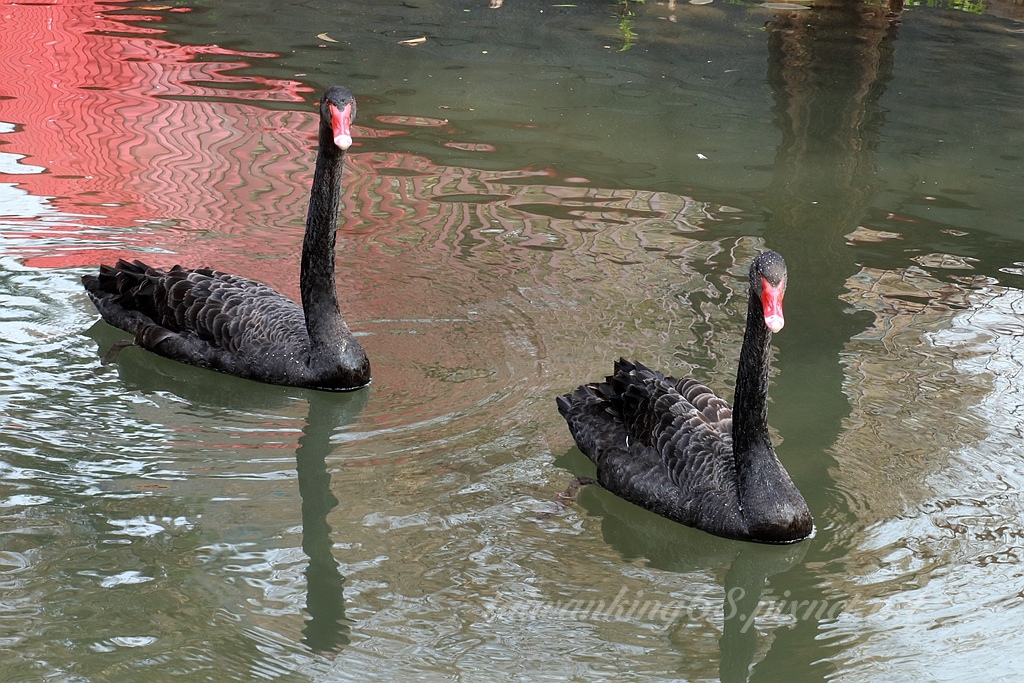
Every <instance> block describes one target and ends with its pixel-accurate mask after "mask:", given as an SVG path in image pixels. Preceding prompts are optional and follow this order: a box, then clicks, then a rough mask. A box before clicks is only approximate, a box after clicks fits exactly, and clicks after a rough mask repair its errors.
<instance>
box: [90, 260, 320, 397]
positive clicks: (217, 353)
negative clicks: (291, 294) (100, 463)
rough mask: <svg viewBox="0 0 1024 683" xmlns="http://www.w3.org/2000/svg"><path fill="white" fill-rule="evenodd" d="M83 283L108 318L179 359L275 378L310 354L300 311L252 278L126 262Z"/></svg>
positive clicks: (155, 349) (149, 345) (146, 343)
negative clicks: (254, 369)
mask: <svg viewBox="0 0 1024 683" xmlns="http://www.w3.org/2000/svg"><path fill="white" fill-rule="evenodd" d="M82 283H83V284H84V285H85V288H86V290H87V291H88V293H89V296H90V297H91V298H92V300H93V302H94V303H95V304H96V308H97V309H98V310H99V312H100V314H101V315H102V316H103V319H104V320H106V321H107V322H108V323H110V324H111V325H114V326H115V327H119V328H121V329H123V330H125V331H126V332H128V333H130V334H133V335H134V336H135V341H136V343H137V344H139V346H142V347H143V348H146V349H149V350H151V351H153V352H155V353H159V354H160V355H163V356H166V357H168V358H173V359H174V360H179V361H184V362H187V363H191V364H193V365H199V366H202V367H211V368H214V369H218V370H222V371H224V372H230V373H232V374H236V375H241V376H249V375H251V374H252V373H251V372H249V371H248V370H247V368H249V367H256V366H258V367H259V371H260V374H261V375H269V377H268V378H267V379H272V377H273V375H274V373H275V371H276V368H275V366H277V365H281V366H282V370H281V371H284V369H283V366H284V365H285V364H288V363H292V364H295V365H298V366H301V365H302V363H301V362H298V363H296V361H301V360H302V356H304V355H308V338H307V336H306V330H305V317H304V315H303V313H302V309H301V308H300V307H299V306H298V305H297V304H296V303H295V302H293V301H291V300H290V299H288V298H287V297H285V296H283V295H281V294H279V293H278V292H276V291H274V290H273V289H271V288H270V287H267V286H266V285H264V284H261V283H259V282H255V281H253V280H249V279H247V278H243V277H239V276H237V275H231V274H228V273H222V272H219V271H216V270H211V269H209V268H197V269H191V270H189V269H184V268H182V267H181V266H175V267H173V268H171V269H170V270H167V271H164V270H161V269H158V268H150V267H149V266H147V265H146V264H144V263H142V262H140V261H134V262H131V263H129V262H127V261H124V260H121V261H118V263H117V264H116V265H114V266H105V265H104V266H100V272H99V275H86V276H84V277H83V278H82ZM282 351H284V352H285V353H282ZM264 381H266V379H265V380H264Z"/></svg>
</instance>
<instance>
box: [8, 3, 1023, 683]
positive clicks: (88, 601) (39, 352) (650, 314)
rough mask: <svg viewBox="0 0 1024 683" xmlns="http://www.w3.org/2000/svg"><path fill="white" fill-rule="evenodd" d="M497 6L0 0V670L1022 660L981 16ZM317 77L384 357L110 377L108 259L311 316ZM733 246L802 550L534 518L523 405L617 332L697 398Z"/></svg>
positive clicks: (808, 677)
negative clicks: (349, 382)
mask: <svg viewBox="0 0 1024 683" xmlns="http://www.w3.org/2000/svg"><path fill="white" fill-rule="evenodd" d="M492 4H496V5H501V6H500V7H496V8H494V9H491V8H490V7H488V5H487V3H483V2H481V3H466V4H463V5H458V4H457V5H451V4H449V3H440V2H424V3H419V4H418V5H417V6H411V5H410V4H408V3H375V2H366V3H358V2H354V3H342V4H340V5H339V4H337V3H323V4H319V3H302V4H294V5H292V4H288V5H281V4H271V5H267V4H261V3H231V5H230V6H229V7H225V6H223V5H222V3H204V2H197V3H191V4H176V5H159V6H158V5H135V6H133V5H131V4H123V5H122V4H117V5H114V4H108V3H104V4H96V3H90V2H78V3H63V4H60V5H17V4H7V5H5V6H4V13H5V28H4V31H5V33H6V34H8V35H9V36H10V37H11V39H10V40H9V41H5V47H4V48H3V49H4V57H5V59H4V60H2V61H0V71H2V74H3V78H4V82H5V84H6V85H5V92H4V95H5V99H2V100H0V121H2V123H0V140H2V141H3V142H4V148H3V151H2V153H0V229H2V230H3V243H2V250H3V252H2V261H0V297H2V301H3V306H2V307H0V311H2V314H0V315H2V318H0V348H2V353H0V377H2V378H3V385H4V387H5V391H4V392H3V396H2V399H0V401H2V404H0V405H2V416H3V420H2V422H0V439H2V442H3V445H4V448H3V449H2V450H3V455H2V456H0V470H2V473H3V476H2V479H0V530H2V534H0V538H2V539H3V540H2V541H0V582H2V584H3V586H4V591H3V596H4V597H3V599H2V604H3V607H4V609H3V610H2V611H0V642H2V643H3V644H4V645H5V647H4V652H5V654H4V655H3V656H2V657H0V674H2V675H0V678H2V679H3V680H5V681H8V680H9V681H36V680H67V681H132V680H139V679H145V680H151V681H162V680H217V681H223V680H257V679H258V680H262V679H269V680H286V681H308V680H332V681H334V680H381V679H385V678H391V679H398V680H412V679H417V680H450V679H455V678H457V679H460V680H481V681H484V680H486V681H494V680H604V679H608V680H611V679H614V680H644V681H648V680H651V681H654V680H687V681H700V680H726V681H735V680H748V679H749V680H785V681H817V680H825V679H829V680H843V681H875V680H906V679H909V678H911V677H914V676H916V677H919V678H925V679H927V680H958V681H963V680H986V681H989V680H1015V679H1016V678H1017V677H1019V675H1020V673H1021V670H1022V669H1024V663H1022V661H1021V660H1020V658H1019V657H1015V656H1014V655H1013V653H1014V652H1016V651H1017V650H1019V649H1021V648H1020V645H1022V643H1021V642H1020V641H1021V636H1020V632H1021V629H1020V623H1021V620H1020V616H1019V614H1020V609H1021V602H1022V597H1021V587H1022V574H1021V571H1020V568H1019V562H1020V555H1021V541H1020V539H1021V537H1022V534H1024V531H1022V519H1024V509H1022V506H1021V503H1020V500H1019V498H1020V497H1019V495H1018V491H1019V490H1020V488H1021V485H1022V483H1024V482H1022V481H1021V475H1020V473H1019V472H1020V470H1021V468H1020V465H1019V462H1018V461H1019V458H1020V457H1021V455H1022V451H1021V448H1020V442H1021V436H1022V431H1024V423H1022V418H1021V405H1024V401H1022V397H1021V396H1020V393H1021V389H1020V387H1021V381H1020V379H1021V377H1022V376H1024V372H1022V363H1024V360H1022V358H1024V356H1022V350H1021V349H1020V340H1021V338H1022V337H1024V324H1022V322H1021V321H1022V320H1024V317H1022V313H1024V294H1022V291H1024V260H1022V258H1024V257H1022V256H1021V255H1022V254H1024V238H1022V236H1021V235H1022V234H1024V233H1022V230H1021V228H1022V225H1021V217H1020V213H1019V198H1018V195H1019V188H1020V187H1021V186H1022V185H1024V182H1022V181H1024V178H1022V175H1024V174H1022V166H1021V163H1020V156H1019V154H1018V148H1019V147H1020V143H1021V133H1020V131H1021V130H1024V120H1022V114H1021V112H1022V111H1024V106H1022V105H1024V79H1022V73H1021V67H1020V63H1021V62H1020V60H1019V59H1018V56H1019V51H1020V49H1021V45H1022V44H1021V40H1022V38H1021V36H1022V24H1020V23H1017V19H1018V17H1014V16H1013V14H1012V9H1013V7H1012V5H1008V4H1001V3H990V4H989V5H987V6H985V7H984V9H985V10H986V11H985V12H983V13H977V14H974V13H968V12H963V11H956V10H955V9H954V8H950V7H945V6H942V7H934V6H929V7H920V6H907V7H905V8H903V9H902V11H901V10H900V8H898V7H889V8H886V7H883V6H880V5H877V4H875V3H864V4H861V3H850V4H847V3H844V4H843V5H842V6H841V7H832V8H829V7H827V6H825V4H823V5H822V6H818V7H816V8H813V9H802V10H800V9H785V10H781V9H772V8H769V7H763V6H755V5H743V4H732V3H724V2H714V3H710V4H705V5H691V4H682V3H680V4H677V3H664V2H648V3H646V4H645V5H644V6H643V7H637V6H635V5H634V9H635V10H636V13H635V16H632V17H629V16H625V17H623V16H621V15H620V14H619V12H620V10H621V6H617V5H615V4H613V3H589V4H580V5H578V6H566V5H558V4H554V3H538V2H530V1H528V0H522V1H516V2H512V1H510V2H505V3H492ZM887 10H888V11H887ZM418 38H426V40H425V41H423V42H422V43H420V44H418V45H415V46H409V45H403V44H402V43H401V41H408V40H414V39H418ZM623 48H628V49H623ZM335 82H339V83H345V84H348V85H349V86H351V87H352V88H353V90H354V91H355V93H356V96H357V98H358V99H359V117H358V120H357V124H358V128H357V136H356V145H354V147H353V148H352V150H350V154H349V159H348V168H347V170H346V175H345V189H344V199H343V205H344V208H343V215H342V229H341V231H340V233H339V239H338V242H339V273H338V282H339V286H340V298H341V301H342V308H343V310H344V311H345V314H346V317H347V318H348V320H349V322H350V325H351V326H352V328H353V329H354V330H356V331H357V332H358V333H359V334H360V335H362V336H361V341H362V342H363V343H364V345H365V347H366V349H367V351H368V353H369V354H370V356H371V358H372V359H373V365H374V371H375V375H374V382H373V385H372V386H371V387H370V388H369V389H367V390H364V391H360V392H355V393H352V394H346V395H331V394H324V393H317V392H306V391H300V390H294V389H287V388H281V387H269V386H263V385H259V384H255V383H251V382H247V381H242V380H238V379H234V378H231V377H226V376H222V375H219V374H216V373H210V372H203V371H199V370H196V369H194V368H190V367H185V366H181V365H179V364H175V363H172V362H169V361H165V360H164V359H161V358H158V357H155V356H153V355H152V354H147V353H145V352H142V351H140V350H138V349H134V348H129V349H126V350H124V351H123V352H122V353H121V354H120V355H118V357H117V358H116V359H115V360H114V361H113V362H111V363H104V362H102V360H101V359H102V356H103V354H104V353H105V352H106V350H107V349H109V348H110V347H111V346H112V345H113V344H114V343H115V342H116V341H117V340H119V339H121V338H123V335H121V334H120V333H119V332H118V331H117V330H114V329H112V328H110V327H108V326H106V325H105V324H103V323H100V322H97V315H96V313H95V310H94V309H93V307H92V305H91V304H90V302H89V301H88V299H87V298H86V297H85V295H84V293H83V292H82V290H81V289H80V285H79V283H78V278H79V277H80V276H81V274H83V273H85V272H88V271H89V270H91V269H93V268H95V266H96V265H97V264H98V263H101V262H110V261H112V260H114V259H116V258H118V257H131V258H144V259H145V260H147V261H151V262H153V263H155V264H159V265H170V264H173V263H177V262H181V263H184V264H188V265H197V266H198V265H209V266H213V267H217V268H221V269H225V270H231V271H233V272H236V273H239V274H241V275H246V276H249V277H253V278H256V279H260V280H262V281H264V282H267V283H268V284H270V285H272V286H274V287H277V288H279V289H280V290H281V291H283V292H285V293H286V294H288V295H290V296H293V297H296V296H297V280H298V254H299V250H300V249H301V240H302V227H303V218H304V210H305V201H306V194H307V192H308V183H309V178H310V176H311V167H312V162H313V151H312V147H313V145H314V142H315V140H314V134H315V109H314V107H313V106H312V103H313V102H314V101H315V99H316V98H317V96H318V93H319V91H320V90H322V89H323V88H324V87H326V86H328V85H331V84H333V83H335ZM765 247H768V248H773V249H776V250H778V251H780V252H782V253H783V254H784V255H785V256H786V258H787V261H788V263H789V267H790V284H789V288H788V290H787V298H786V304H787V310H786V314H787V315H786V317H787V325H786V329H785V330H784V331H783V332H782V333H780V334H779V335H776V337H775V340H774V342H775V348H776V354H775V369H774V371H773V385H772V404H771V412H770V422H771V425H772V428H773V436H774V438H775V441H776V446H777V449H778V452H779V455H780V458H781V459H782V461H783V462H784V464H785V465H786V467H787V468H788V469H789V471H790V472H791V474H792V475H793V478H794V480H795V481H796V483H797V485H798V486H799V487H800V489H801V490H802V491H803V492H804V493H805V495H806V497H807V499H808V502H809V504H810V506H811V510H812V512H813V514H814V516H815V519H816V522H817V534H816V536H815V537H814V538H812V539H810V540H808V541H806V542H804V543H801V544H798V545H796V546H792V547H786V548H773V547H762V546H757V545H751V544H742V543H736V542H731V541H724V540H721V539H716V538H713V537H710V536H708V535H706V534H703V533H701V532H697V531H693V530H690V529H686V528H683V527H680V526H678V525H675V524H673V523H671V522H668V521H666V520H663V519H660V518H658V517H655V516H653V515H651V514H649V513H647V512H645V511H642V510H639V509H638V508H635V507H633V506H631V505H629V504H627V503H625V502H623V501H620V500H618V499H616V498H615V497H613V496H611V495H610V494H608V493H607V492H604V491H601V490H597V489H585V490H584V491H583V493H582V494H581V496H580V498H579V501H578V503H577V504H576V505H573V506H570V507H563V506H561V505H560V504H559V503H558V502H557V498H556V493H557V492H558V491H560V490H561V489H563V488H564V486H565V485H566V483H567V482H568V481H569V479H570V478H571V477H572V476H573V475H575V474H589V473H590V472H591V471H592V469H591V467H590V465H589V464H588V462H587V460H586V458H585V457H583V456H582V455H581V454H580V453H579V452H578V451H577V450H576V449H575V448H573V447H572V443H571V440H570V438H569V436H568V433H567V430H566V429H565V426H564V423H562V422H561V420H560V418H559V416H558V414H557V412H556V411H555V409H554V397H555V396H557V395H558V394H559V393H562V392H564V391H567V390H569V389H571V388H573V387H574V386H575V385H577V384H579V383H580V382H583V381H590V380H594V379H598V378H600V377H602V376H603V375H604V374H606V373H607V372H608V371H609V370H610V365H611V361H612V360H613V359H614V358H615V357H617V356H619V355H625V356H629V357H635V358H637V359H639V360H641V361H643V362H645V363H647V364H650V365H652V366H654V367H661V368H665V369H667V370H668V369H671V370H672V371H673V372H676V373H679V374H683V373H687V372H690V373H693V374H694V375H695V376H697V377H699V378H700V379H702V380H704V381H706V382H708V383H709V384H711V385H712V386H714V387H716V388H719V389H720V390H721V393H722V394H723V395H724V396H726V397H730V396H731V387H732V383H733V375H734V372H735V364H736V357H737V353H738V348H739V342H740V337H741V334H742V325H743V319H742V316H743V314H744V311H745V296H746V293H745V291H744V286H745V284H744V280H745V273H746V269H747V266H748V264H749V262H750V259H751V258H752V257H753V255H754V254H756V253H757V251H758V250H759V249H762V248H765ZM979 661H985V662H986V671H985V672H984V675H983V676H982V675H981V673H980V672H979V671H978V664H977V662H979Z"/></svg>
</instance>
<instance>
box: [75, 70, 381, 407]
mask: <svg viewBox="0 0 1024 683" xmlns="http://www.w3.org/2000/svg"><path fill="white" fill-rule="evenodd" d="M355 114H356V102H355V98H354V97H353V96H352V93H351V92H350V91H349V90H348V89H347V88H343V87H340V86H335V87H332V88H329V89H328V90H327V91H326V92H325V93H324V96H323V97H322V98H321V100H320V134H319V143H320V146H319V150H318V152H317V157H316V169H315V171H314V174H313V186H312V189H311V190H310V195H309V210H308V213H307V217H306V235H305V239H304V240H303V242H302V264H301V275H300V278H299V288H300V290H301V292H302V307H301V308H300V307H299V306H298V305H297V304H296V303H295V302H293V301H292V300H290V299H288V298H287V297H285V296H284V295H282V294H279V293H278V292H276V291H274V290H273V289H271V288H270V287H267V286H266V285H264V284H261V283H259V282H255V281H253V280H249V279H247V278H244V277H239V276H238V275H230V274H228V273H222V272H219V271H216V270H211V269H209V268H197V269H194V270H186V269H184V268H182V267H181V266H174V267H173V268H171V269H170V270H166V271H165V270H161V269H157V268H151V267H149V266H147V265H146V264H144V263H142V262H140V261H134V262H132V263H129V262H127V261H124V260H120V261H118V262H117V265H114V266H107V265H102V266H100V272H99V274H98V275H86V276H84V277H82V284H83V285H85V289H86V291H87V292H88V293H89V297H90V298H91V299H92V301H93V303H94V304H96V308H97V309H98V310H99V312H100V315H101V316H102V317H103V319H104V320H105V321H107V322H108V323H110V324H111V325H114V326H115V327H119V328H121V329H122V330H124V331H126V332H128V333H130V334H132V335H134V336H135V340H134V343H135V344H137V345H139V346H141V347H142V348H144V349H148V350H150V351H153V352H154V353H157V354H160V355H161V356H166V357H167V358H171V359H173V360H177V361H181V362H183V363H190V364H192V365H197V366H199V367H203V368H211V369H214V370H219V371H221V372H225V373H228V374H231V375H237V376H239V377H246V378H248V379H253V380H257V381H260V382H268V383H270V384H283V385H288V386H297V387H308V388H312V389H324V390H328V391H345V390H349V389H358V388H359V387H362V386H365V385H366V384H368V383H369V382H370V361H369V360H368V359H367V357H366V353H365V352H364V351H363V348H362V346H360V345H359V342H358V341H356V339H355V337H353V336H352V333H351V332H350V331H349V329H348V325H346V324H345V321H344V319H343V318H342V317H341V311H340V310H339V308H338V297H337V292H336V291H335V284H334V245H335V238H336V236H337V229H338V209H339V203H340V196H341V176H342V172H343V169H344V166H345V150H347V149H348V147H349V145H351V144H352V130H351V124H352V120H353V119H354V118H355Z"/></svg>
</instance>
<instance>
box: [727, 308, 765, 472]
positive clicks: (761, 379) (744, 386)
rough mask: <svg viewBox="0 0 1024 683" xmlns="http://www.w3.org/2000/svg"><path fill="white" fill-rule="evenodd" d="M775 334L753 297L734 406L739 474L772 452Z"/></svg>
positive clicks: (735, 449) (733, 445) (734, 430)
mask: <svg viewBox="0 0 1024 683" xmlns="http://www.w3.org/2000/svg"><path fill="white" fill-rule="evenodd" d="M771 341H772V334H771V332H769V331H768V328H767V327H765V324H764V312H763V311H762V309H761V302H760V300H758V298H757V296H756V295H754V294H753V292H752V293H751V296H750V303H749V306H748V308H747V329H746V331H745V332H744V333H743V347H742V348H741V349H740V366H739V369H738V370H737V371H736V395H735V397H734V398H733V405H732V447H733V453H734V454H735V457H736V464H737V466H738V467H739V471H740V472H743V471H744V469H748V468H745V467H744V465H745V464H749V463H744V460H746V459H748V458H750V457H751V456H754V455H755V454H757V453H758V452H763V451H764V450H767V451H769V452H770V451H771V450H772V442H771V438H770V437H769V436H768V364H769V361H770V355H771Z"/></svg>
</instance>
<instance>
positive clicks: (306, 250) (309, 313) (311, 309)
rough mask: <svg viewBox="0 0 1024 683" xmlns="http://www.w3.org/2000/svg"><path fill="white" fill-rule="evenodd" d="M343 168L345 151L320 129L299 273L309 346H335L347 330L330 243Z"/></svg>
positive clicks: (336, 219) (332, 242) (332, 248)
mask: <svg viewBox="0 0 1024 683" xmlns="http://www.w3.org/2000/svg"><path fill="white" fill-rule="evenodd" d="M328 130H329V129H328ZM344 168H345V153H344V152H342V151H340V150H338V149H337V148H336V147H335V146H334V144H333V142H332V141H331V139H330V134H329V132H328V133H327V134H326V139H325V133H324V132H323V130H322V129H321V132H320V151H319V152H318V153H317V157H316V169H315V171H314V172H313V188H312V190H311V191H310V195H309V211H308V213H307V215H306V236H305V238H304V239H303V241H302V270H301V272H300V275H299V289H300V291H301V292H302V310H303V311H305V314H306V330H307V331H308V332H309V340H310V346H311V349H313V350H316V349H319V348H323V347H325V346H328V345H334V346H336V345H337V343H338V338H339V336H340V335H342V334H346V333H347V332H348V326H347V325H345V321H344V320H343V319H342V317H341V311H340V309H339V308H338V294H337V292H336V291H335V285H334V244H335V239H336V237H337V232H338V210H339V205H340V203H341V176H342V172H343V170H344Z"/></svg>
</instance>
